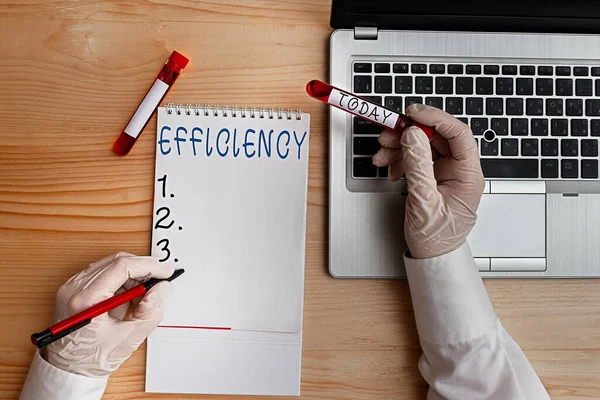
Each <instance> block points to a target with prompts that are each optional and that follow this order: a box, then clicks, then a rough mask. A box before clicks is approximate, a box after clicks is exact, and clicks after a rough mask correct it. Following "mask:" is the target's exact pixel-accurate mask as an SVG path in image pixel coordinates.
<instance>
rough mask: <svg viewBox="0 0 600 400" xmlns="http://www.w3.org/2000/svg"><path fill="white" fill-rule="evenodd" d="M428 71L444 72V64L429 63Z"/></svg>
mask: <svg viewBox="0 0 600 400" xmlns="http://www.w3.org/2000/svg"><path fill="white" fill-rule="evenodd" d="M429 73H430V74H444V73H446V66H445V65H444V64H430V65H429Z"/></svg>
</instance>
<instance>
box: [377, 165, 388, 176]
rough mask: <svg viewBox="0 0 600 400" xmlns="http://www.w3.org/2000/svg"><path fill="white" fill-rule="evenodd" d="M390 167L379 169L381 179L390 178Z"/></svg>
mask: <svg viewBox="0 0 600 400" xmlns="http://www.w3.org/2000/svg"><path fill="white" fill-rule="evenodd" d="M388 169H389V168H388V167H379V177H380V178H387V177H388Z"/></svg>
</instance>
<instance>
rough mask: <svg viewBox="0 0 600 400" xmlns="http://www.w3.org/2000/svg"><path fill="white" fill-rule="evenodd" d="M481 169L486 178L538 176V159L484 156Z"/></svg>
mask: <svg viewBox="0 0 600 400" xmlns="http://www.w3.org/2000/svg"><path fill="white" fill-rule="evenodd" d="M481 169H482V170H483V176H485V177H486V178H509V179H510V178H538V177H539V165H538V160H534V159H526V158H520V159H519V158H518V159H510V158H482V159H481Z"/></svg>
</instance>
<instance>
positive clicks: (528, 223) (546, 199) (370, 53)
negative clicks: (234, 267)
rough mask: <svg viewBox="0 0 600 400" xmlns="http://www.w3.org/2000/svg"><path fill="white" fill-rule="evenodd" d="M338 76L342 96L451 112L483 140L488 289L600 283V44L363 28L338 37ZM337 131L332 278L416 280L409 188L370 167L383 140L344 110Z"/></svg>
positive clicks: (548, 36)
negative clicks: (549, 280) (408, 226)
mask: <svg viewBox="0 0 600 400" xmlns="http://www.w3.org/2000/svg"><path fill="white" fill-rule="evenodd" d="M335 3H336V2H335V1H334V8H335V6H336V4H335ZM337 3H338V4H337V6H339V2H337ZM332 25H333V16H332ZM386 65H387V66H386ZM460 66H462V71H461V68H460ZM478 66H479V67H478ZM540 67H541V68H540ZM559 67H560V68H559ZM567 67H568V68H567ZM515 68H516V69H515ZM330 69H331V75H330V83H331V84H332V85H334V86H337V87H340V88H344V89H349V90H351V91H355V92H359V93H360V94H361V95H363V96H367V97H371V98H376V99H378V101H380V102H382V103H383V104H384V105H386V106H388V107H390V108H394V107H396V108H397V109H399V110H400V109H404V107H406V105H407V104H409V102H414V101H417V102H419V101H420V102H427V103H428V104H432V105H434V106H435V105H436V104H437V105H438V106H439V107H440V108H444V109H446V108H447V107H450V108H452V109H453V113H454V114H455V115H456V116H457V117H458V118H463V120H464V121H465V122H467V123H468V124H470V125H471V127H472V129H474V131H477V136H476V140H477V141H478V146H479V148H480V152H483V153H484V154H485V155H482V156H481V157H482V160H485V161H482V166H483V165H484V163H485V166H484V167H483V170H484V174H485V175H486V186H485V190H484V193H483V194H482V199H481V204H480V207H479V211H478V221H477V224H476V225H475V228H474V229H473V231H472V233H471V234H470V235H469V237H468V242H469V245H470V247H471V249H472V251H473V255H474V257H475V260H476V263H477V265H478V267H479V269H480V270H481V271H482V272H481V273H482V276H484V277H599V276H600V181H599V180H598V148H597V147H598V146H597V144H598V139H600V111H599V110H597V109H596V107H600V103H598V104H597V103H596V101H598V102H600V100H598V99H600V36H599V35H595V34H588V33H578V34H565V33H536V32H529V33H502V32H496V33H492V32H465V31H433V30H403V31H401V30H389V29H388V30H386V29H379V28H377V27H375V26H355V27H354V28H352V29H337V30H335V31H334V32H333V33H332V35H331V39H330ZM467 70H468V71H469V73H467ZM451 71H452V73H450V72H451ZM585 71H587V74H584V73H585ZM357 77H358V78H357ZM442 77H445V78H446V79H439V80H438V78H442ZM409 78H410V79H409ZM428 78H431V79H428ZM459 78H461V79H460V80H458V79H459ZM463 78H464V79H463ZM468 78H472V79H471V80H469V79H468ZM498 79H504V80H503V81H502V82H498ZM511 80H512V84H511ZM569 81H570V82H571V87H572V93H571V92H569ZM590 81H591V92H590V89H589V87H588V86H589V84H590ZM390 82H391V91H390ZM465 82H466V83H465ZM468 82H472V88H471V90H469V87H468ZM490 82H491V83H490ZM517 82H518V85H519V86H518V87H517ZM409 83H410V85H409ZM444 83H446V84H447V85H446V86H447V87H443V84H444ZM450 83H451V86H452V88H450V87H449V86H450ZM531 83H533V87H532V88H530V84H531ZM459 84H460V85H461V86H460V88H459V86H458V85H459ZM504 84H506V85H509V86H510V85H512V88H510V89H511V90H508V87H507V86H506V85H504ZM465 85H466V87H465ZM490 85H491V89H490ZM498 85H499V86H498ZM409 86H411V87H409ZM544 89H545V90H546V91H544ZM457 91H460V93H458V92H457ZM532 91H533V92H532ZM407 98H410V99H407ZM419 98H421V99H419ZM458 99H462V100H461V101H458ZM488 99H489V101H488ZM518 99H522V104H520V102H519V101H518ZM457 103H462V104H461V107H458V106H457ZM515 103H516V104H515ZM557 103H559V104H557ZM561 104H562V105H561ZM560 107H562V109H560ZM579 107H581V108H582V109H581V110H580V109H579ZM467 109H468V110H467ZM467 111H468V112H467ZM596 119H597V120H598V122H596V121H595V120H596ZM486 120H487V121H486ZM513 120H514V121H513ZM544 120H545V121H546V122H544ZM565 120H566V122H565ZM573 120H575V122H573ZM329 122H330V125H329V133H330V163H329V165H330V172H329V173H330V182H329V183H330V192H329V194H330V198H329V271H330V273H331V275H333V276H334V277H340V278H342V277H373V278H392V277H393V278H397V277H403V276H404V267H403V261H402V258H403V257H402V256H403V253H404V251H405V250H406V244H405V242H404V235H403V229H404V221H403V216H404V201H405V198H406V197H405V196H406V185H405V182H403V181H400V182H396V183H393V182H389V181H387V180H386V179H385V171H383V170H379V169H377V168H375V167H372V166H370V165H369V163H370V156H372V154H373V153H374V151H376V149H375V148H374V146H375V145H376V144H375V142H374V139H375V140H376V137H377V134H376V133H374V132H371V131H369V129H371V128H373V127H365V126H364V124H363V125H361V122H357V121H354V119H353V117H352V116H351V115H350V114H347V113H345V112H343V111H341V110H338V109H334V108H331V110H330V118H329ZM475 124H476V125H475ZM481 125H484V126H481ZM489 131H492V132H491V133H490V132H489ZM563 140H567V142H565V144H563ZM504 141H506V142H504ZM594 144H595V146H596V148H595V149H594ZM536 146H537V147H536ZM515 147H516V150H515ZM594 169H595V171H594Z"/></svg>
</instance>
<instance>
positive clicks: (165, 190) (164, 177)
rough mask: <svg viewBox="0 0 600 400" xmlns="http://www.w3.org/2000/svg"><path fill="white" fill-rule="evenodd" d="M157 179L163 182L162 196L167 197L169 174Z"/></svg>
mask: <svg viewBox="0 0 600 400" xmlns="http://www.w3.org/2000/svg"><path fill="white" fill-rule="evenodd" d="M157 181H158V182H162V197H163V198H165V197H167V175H166V174H165V175H163V177H162V178H158V179H157Z"/></svg>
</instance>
